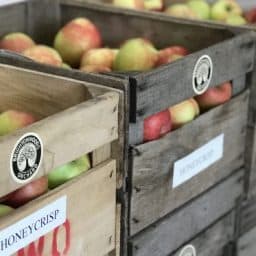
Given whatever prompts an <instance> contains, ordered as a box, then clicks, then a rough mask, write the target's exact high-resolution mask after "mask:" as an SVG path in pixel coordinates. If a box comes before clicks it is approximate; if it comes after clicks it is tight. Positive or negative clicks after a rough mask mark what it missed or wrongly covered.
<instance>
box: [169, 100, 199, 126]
mask: <svg viewBox="0 0 256 256" xmlns="http://www.w3.org/2000/svg"><path fill="white" fill-rule="evenodd" d="M169 111H170V115H171V121H172V127H173V129H177V128H179V127H181V126H183V125H184V124H186V123H188V122H191V121H192V120H194V119H195V118H196V117H197V116H198V115H199V114H200V109H199V105H198V104H197V102H196V101H195V100H194V99H193V98H191V99H188V100H185V101H183V102H181V103H179V104H177V105H174V106H172V107H170V108H169Z"/></svg>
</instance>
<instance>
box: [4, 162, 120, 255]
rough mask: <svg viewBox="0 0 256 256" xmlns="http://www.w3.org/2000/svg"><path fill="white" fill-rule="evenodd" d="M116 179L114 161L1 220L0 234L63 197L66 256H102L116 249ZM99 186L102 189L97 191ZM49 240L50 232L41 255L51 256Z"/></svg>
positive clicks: (51, 234) (61, 242) (61, 243)
mask: <svg viewBox="0 0 256 256" xmlns="http://www.w3.org/2000/svg"><path fill="white" fill-rule="evenodd" d="M115 177H116V176H115V161H114V160H109V161H107V162H105V163H103V164H101V165H99V166H98V167H95V168H94V169H92V170H91V171H89V172H88V173H85V174H83V175H82V177H78V178H76V179H75V180H73V181H71V182H69V183H68V184H66V185H64V186H63V187H59V188H58V189H56V190H53V191H52V192H50V193H48V194H46V195H45V196H43V197H41V198H39V199H36V200H34V201H33V202H31V203H29V204H27V205H26V206H24V207H22V208H20V209H18V210H16V211H15V212H13V213H12V214H10V215H8V216H7V217H4V218H3V219H1V220H0V230H2V229H4V228H7V227H8V226H10V225H13V224H15V223H16V222H17V221H19V220H20V219H23V218H25V217H26V216H28V215H30V214H31V213H33V212H35V211H36V210H38V209H40V208H43V207H44V206H46V205H48V204H49V203H51V202H54V201H55V200H57V199H59V198H61V197H62V196H67V217H68V220H69V222H70V226H71V240H70V245H71V246H70V249H69V253H70V254H71V255H91V256H98V255H99V256H100V255H104V254H106V253H107V252H108V251H111V250H112V249H114V246H115V243H114V242H115V210H116V204H115V190H116V180H115ZM99 186H100V187H101V189H98V188H99ZM81 194H82V195H84V196H81ZM78 207H79V209H78ZM78 220H80V221H78ZM52 236H53V232H51V233H49V234H47V236H46V238H45V244H44V249H43V253H44V255H51V254H52V251H51V250H52V245H51V242H52ZM99 241H100V242H99ZM59 248H65V244H63V240H61V241H60V244H59ZM25 251H26V249H25ZM81 253H82V254H81Z"/></svg>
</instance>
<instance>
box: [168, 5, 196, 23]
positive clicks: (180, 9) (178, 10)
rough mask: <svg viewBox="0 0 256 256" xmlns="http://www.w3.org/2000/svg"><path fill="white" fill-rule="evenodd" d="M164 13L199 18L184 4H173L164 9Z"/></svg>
mask: <svg viewBox="0 0 256 256" xmlns="http://www.w3.org/2000/svg"><path fill="white" fill-rule="evenodd" d="M165 13H166V14H168V15H171V16H174V17H179V18H190V19H197V18H199V17H198V15H197V14H196V12H194V11H193V10H192V9H191V8H189V6H188V5H186V4H173V5H171V6H169V7H167V9H166V10H165Z"/></svg>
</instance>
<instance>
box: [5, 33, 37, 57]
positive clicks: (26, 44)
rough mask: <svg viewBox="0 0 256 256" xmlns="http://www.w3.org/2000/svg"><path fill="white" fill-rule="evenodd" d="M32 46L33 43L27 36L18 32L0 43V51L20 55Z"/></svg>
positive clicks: (7, 36)
mask: <svg viewBox="0 0 256 256" xmlns="http://www.w3.org/2000/svg"><path fill="white" fill-rule="evenodd" d="M34 45H35V42H34V41H33V40H32V39H31V38H30V37H29V36H28V35H26V34H23V33H18V32H16V33H10V34H8V35H6V36H4V37H3V39H2V40H1V41H0V48H1V49H5V50H9V51H13V52H17V53H22V52H23V51H25V50H26V49H28V48H30V47H32V46H34Z"/></svg>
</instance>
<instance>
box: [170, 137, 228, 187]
mask: <svg viewBox="0 0 256 256" xmlns="http://www.w3.org/2000/svg"><path fill="white" fill-rule="evenodd" d="M223 145H224V134H221V135H219V136H218V137H216V138H214V139H213V140H211V141H210V142H208V143H207V144H205V145H204V146H202V147H201V148H199V149H197V150H195V151H194V152H192V153H191V154H189V155H188V156H186V157H184V158H182V159H180V160H178V161H177V162H175V163H174V171H173V183H172V187H173V188H176V187H178V186H180V185H181V184H183V183H185V182H186V181H188V180H190V179H191V178H192V177H194V176H196V175H197V174H199V173H200V172H202V171H204V170H205V169H207V168H208V167H209V166H211V165H212V164H214V163H215V162H217V161H218V160H220V159H221V158H222V157H223Z"/></svg>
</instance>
